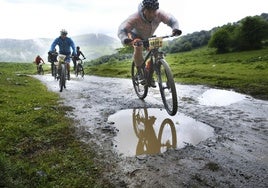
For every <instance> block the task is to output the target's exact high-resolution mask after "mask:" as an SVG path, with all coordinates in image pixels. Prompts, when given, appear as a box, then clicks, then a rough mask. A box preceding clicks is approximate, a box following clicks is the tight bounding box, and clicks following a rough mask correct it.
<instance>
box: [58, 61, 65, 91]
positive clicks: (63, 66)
mask: <svg viewBox="0 0 268 188" xmlns="http://www.w3.org/2000/svg"><path fill="white" fill-rule="evenodd" d="M65 84H66V68H65V64H63V63H62V64H61V74H60V80H59V85H60V92H62V90H63V88H65Z"/></svg>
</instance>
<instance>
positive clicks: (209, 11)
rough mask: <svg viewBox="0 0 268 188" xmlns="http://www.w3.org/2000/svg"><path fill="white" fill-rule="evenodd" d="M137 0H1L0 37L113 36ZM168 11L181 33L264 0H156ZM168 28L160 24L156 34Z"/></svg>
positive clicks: (233, 16) (249, 12)
mask: <svg viewBox="0 0 268 188" xmlns="http://www.w3.org/2000/svg"><path fill="white" fill-rule="evenodd" d="M140 2H141V0H130V1H126V0H113V1H111V0H88V1H86V0H57V1H55V0H45V1H44V0H2V1H0V7H1V11H0V22H1V30H0V38H18V39H27V38H42V37H44V38H54V37H56V36H58V35H59V31H60V30H61V29H62V28H65V29H67V30H68V31H69V34H70V35H71V36H75V35H80V34H85V33H99V32H101V33H104V34H109V35H111V36H114V37H116V33H117V28H118V26H119V25H120V23H121V22H122V21H123V20H124V19H126V18H127V17H128V16H129V15H130V14H132V13H134V12H135V11H137V7H138V4H139V3H140ZM159 3H160V8H161V9H163V10H165V11H166V12H170V13H172V14H173V15H174V16H175V17H176V18H177V19H178V20H179V23H180V27H181V29H182V31H183V34H187V33H191V32H194V31H200V30H210V29H211V28H213V27H215V26H221V25H223V24H227V23H229V22H235V21H238V20H240V19H242V18H244V17H246V16H254V15H260V14H261V13H264V12H265V11H266V13H267V7H268V1H267V0H258V1H252V0H235V1H233V0H225V1H215V0H202V1H198V0H179V1H178V0H159ZM169 32H170V29H169V28H168V27H166V26H162V25H160V27H159V29H158V30H157V33H156V34H157V35H158V34H168V33H169Z"/></svg>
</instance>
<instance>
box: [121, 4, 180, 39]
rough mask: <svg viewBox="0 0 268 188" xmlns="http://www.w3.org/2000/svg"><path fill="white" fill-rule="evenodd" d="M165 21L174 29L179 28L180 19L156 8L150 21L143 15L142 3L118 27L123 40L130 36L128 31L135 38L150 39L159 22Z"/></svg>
mask: <svg viewBox="0 0 268 188" xmlns="http://www.w3.org/2000/svg"><path fill="white" fill-rule="evenodd" d="M161 22H163V23H164V24H167V25H168V26H169V27H171V28H172V29H179V23H178V21H177V20H176V19H175V18H174V17H173V16H172V15H170V14H167V13H165V12H164V11H162V10H159V9H158V10H156V14H155V17H154V19H153V20H152V21H151V22H149V21H148V20H146V18H145V17H144V16H143V11H142V5H141V4H140V5H139V7H138V11H137V12H136V13H134V14H132V15H130V16H129V17H128V18H127V19H126V20H125V21H124V22H123V23H122V24H121V25H120V26H119V29H118V37H119V39H120V40H121V42H122V43H123V41H124V40H125V39H126V38H128V33H131V34H132V36H133V38H137V37H138V38H141V39H148V38H149V37H151V36H152V35H153V34H154V32H155V30H156V29H157V27H158V26H159V24H160V23H161Z"/></svg>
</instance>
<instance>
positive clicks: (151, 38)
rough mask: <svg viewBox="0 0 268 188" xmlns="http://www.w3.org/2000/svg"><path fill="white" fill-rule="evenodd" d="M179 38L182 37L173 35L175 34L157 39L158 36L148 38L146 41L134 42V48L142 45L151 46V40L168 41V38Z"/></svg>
mask: <svg viewBox="0 0 268 188" xmlns="http://www.w3.org/2000/svg"><path fill="white" fill-rule="evenodd" d="M178 36H180V35H173V34H171V35H165V36H160V37H157V36H156V35H153V36H151V37H150V38H148V39H145V40H138V41H135V40H132V42H131V43H132V44H133V45H134V46H140V45H145V46H146V45H148V44H149V41H150V40H153V39H157V38H158V39H166V38H171V37H178Z"/></svg>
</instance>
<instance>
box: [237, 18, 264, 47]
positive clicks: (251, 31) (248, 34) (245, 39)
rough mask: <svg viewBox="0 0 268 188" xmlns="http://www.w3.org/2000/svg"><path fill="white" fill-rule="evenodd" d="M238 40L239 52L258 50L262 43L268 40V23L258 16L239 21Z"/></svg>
mask: <svg viewBox="0 0 268 188" xmlns="http://www.w3.org/2000/svg"><path fill="white" fill-rule="evenodd" d="M238 38H239V41H240V42H239V43H238V44H239V49H240V50H255V49H260V48H261V47H262V41H264V40H265V39H267V38H268V22H267V21H265V20H264V19H263V18H261V17H260V16H254V17H250V16H249V17H246V18H244V19H243V20H242V21H241V26H240V30H239V35H238Z"/></svg>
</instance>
